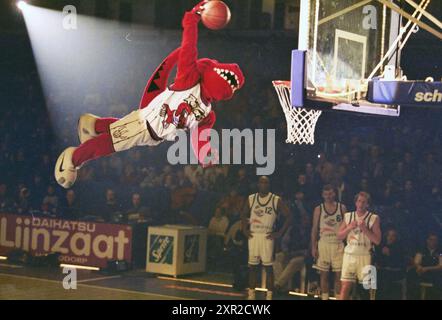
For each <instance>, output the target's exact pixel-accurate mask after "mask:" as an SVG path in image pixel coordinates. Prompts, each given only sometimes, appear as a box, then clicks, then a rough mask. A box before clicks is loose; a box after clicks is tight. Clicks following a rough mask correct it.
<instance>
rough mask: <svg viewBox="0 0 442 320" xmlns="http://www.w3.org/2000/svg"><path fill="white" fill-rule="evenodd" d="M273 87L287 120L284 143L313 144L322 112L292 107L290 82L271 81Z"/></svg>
mask: <svg viewBox="0 0 442 320" xmlns="http://www.w3.org/2000/svg"><path fill="white" fill-rule="evenodd" d="M273 86H274V87H275V90H276V92H277V93H278V97H279V102H281V106H282V109H283V110H284V114H285V119H286V120H287V140H286V142H287V143H292V144H301V145H302V144H304V143H305V144H315V128H316V123H317V122H318V120H319V117H320V116H321V114H322V111H320V110H310V109H305V108H294V107H292V102H291V84H290V81H273Z"/></svg>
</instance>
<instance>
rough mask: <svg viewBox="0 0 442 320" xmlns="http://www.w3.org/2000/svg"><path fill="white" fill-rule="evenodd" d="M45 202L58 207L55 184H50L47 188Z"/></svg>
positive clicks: (55, 207)
mask: <svg viewBox="0 0 442 320" xmlns="http://www.w3.org/2000/svg"><path fill="white" fill-rule="evenodd" d="M43 203H47V204H49V205H50V206H51V207H52V208H54V209H57V207H58V196H57V195H56V194H55V188H54V186H53V185H49V186H48V188H47V193H46V195H45V196H44V198H43Z"/></svg>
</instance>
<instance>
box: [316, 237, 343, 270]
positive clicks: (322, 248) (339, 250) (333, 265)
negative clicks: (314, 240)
mask: <svg viewBox="0 0 442 320" xmlns="http://www.w3.org/2000/svg"><path fill="white" fill-rule="evenodd" d="M343 257H344V244H343V243H342V242H339V243H333V242H326V241H323V240H319V242H318V260H317V261H316V265H314V266H313V268H315V269H318V270H319V271H326V272H327V271H330V269H331V270H332V271H333V272H340V271H341V269H342V259H343Z"/></svg>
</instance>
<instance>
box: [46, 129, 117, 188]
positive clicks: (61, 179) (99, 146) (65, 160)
mask: <svg viewBox="0 0 442 320" xmlns="http://www.w3.org/2000/svg"><path fill="white" fill-rule="evenodd" d="M114 152H115V151H114V147H113V144H112V138H111V135H110V134H109V133H102V134H100V135H98V136H97V137H94V138H91V139H89V140H88V141H86V142H85V143H83V144H81V145H80V146H79V147H78V148H74V147H69V148H67V149H66V150H64V151H63V152H62V153H61V154H60V156H59V157H58V160H57V163H56V164H55V172H54V173H55V180H56V181H57V182H58V184H59V185H60V186H62V187H63V188H66V189H69V188H71V187H72V186H73V185H74V183H75V181H76V180H77V171H78V169H79V168H80V167H81V166H82V165H83V164H85V163H86V162H87V161H90V160H93V159H97V158H101V157H104V156H108V155H110V154H112V153H114Z"/></svg>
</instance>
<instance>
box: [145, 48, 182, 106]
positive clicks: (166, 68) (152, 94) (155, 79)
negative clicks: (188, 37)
mask: <svg viewBox="0 0 442 320" xmlns="http://www.w3.org/2000/svg"><path fill="white" fill-rule="evenodd" d="M180 49H181V48H178V49H175V51H173V52H172V53H171V54H169V56H168V57H167V58H166V59H164V61H163V62H162V63H161V64H160V66H159V67H158V68H157V69H156V70H155V73H154V74H153V76H152V77H151V78H150V79H149V81H148V82H147V85H146V89H144V93H143V97H142V99H141V102H140V109H144V108H146V107H147V106H148V105H149V104H150V103H151V102H152V100H153V99H155V98H156V97H157V96H158V95H159V94H160V93H162V92H163V91H164V90H166V88H167V81H168V79H169V75H170V72H171V71H172V69H173V67H175V65H176V64H177V63H178V58H179V55H180Z"/></svg>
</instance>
